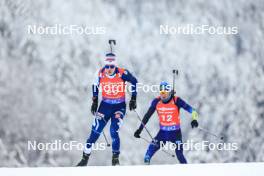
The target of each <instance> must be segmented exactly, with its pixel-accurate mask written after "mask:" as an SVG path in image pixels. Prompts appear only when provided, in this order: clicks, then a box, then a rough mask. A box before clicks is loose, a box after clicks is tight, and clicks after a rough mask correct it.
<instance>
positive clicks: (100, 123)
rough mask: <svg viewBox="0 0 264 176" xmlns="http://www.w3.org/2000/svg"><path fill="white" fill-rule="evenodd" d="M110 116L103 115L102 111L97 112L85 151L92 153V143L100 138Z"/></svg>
mask: <svg viewBox="0 0 264 176" xmlns="http://www.w3.org/2000/svg"><path fill="white" fill-rule="evenodd" d="M108 120H109V117H108V118H107V117H105V116H104V117H102V115H101V113H97V115H96V117H95V118H94V121H93V125H92V129H91V133H90V136H89V138H88V139H87V141H86V147H85V149H84V153H86V154H90V153H91V148H92V145H93V144H94V143H95V142H96V141H97V140H98V138H99V137H100V134H101V132H102V131H103V129H104V127H105V125H106V123H107V121H108Z"/></svg>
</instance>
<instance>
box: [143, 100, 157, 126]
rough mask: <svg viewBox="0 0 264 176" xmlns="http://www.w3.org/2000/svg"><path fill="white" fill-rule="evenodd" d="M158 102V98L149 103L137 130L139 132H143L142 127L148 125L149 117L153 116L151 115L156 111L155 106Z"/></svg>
mask: <svg viewBox="0 0 264 176" xmlns="http://www.w3.org/2000/svg"><path fill="white" fill-rule="evenodd" d="M158 102H159V99H158V98H155V99H154V100H153V101H152V103H151V105H150V107H149V109H148V111H147V113H146V114H145V115H144V117H143V119H142V123H141V124H140V127H139V130H140V131H142V130H143V128H144V126H145V125H146V124H147V123H148V121H149V119H150V117H151V116H152V115H153V113H154V112H155V110H156V105H157V103H158Z"/></svg>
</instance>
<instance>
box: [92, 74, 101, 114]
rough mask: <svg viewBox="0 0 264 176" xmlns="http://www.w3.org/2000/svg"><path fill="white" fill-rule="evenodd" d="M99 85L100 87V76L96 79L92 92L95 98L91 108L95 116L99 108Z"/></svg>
mask: <svg viewBox="0 0 264 176" xmlns="http://www.w3.org/2000/svg"><path fill="white" fill-rule="evenodd" d="M99 85H100V77H99V74H98V75H96V79H95V81H94V83H93V85H92V92H93V97H92V101H93V103H92V106H91V112H92V114H95V113H96V111H97V108H98V93H99Z"/></svg>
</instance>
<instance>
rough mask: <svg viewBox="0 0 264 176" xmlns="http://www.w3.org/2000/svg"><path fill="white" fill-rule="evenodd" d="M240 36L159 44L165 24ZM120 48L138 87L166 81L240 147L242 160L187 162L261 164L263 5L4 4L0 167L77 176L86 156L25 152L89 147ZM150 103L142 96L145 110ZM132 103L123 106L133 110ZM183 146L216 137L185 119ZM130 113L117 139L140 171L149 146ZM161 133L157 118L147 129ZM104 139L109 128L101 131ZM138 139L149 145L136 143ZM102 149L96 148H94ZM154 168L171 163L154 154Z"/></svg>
mask: <svg viewBox="0 0 264 176" xmlns="http://www.w3.org/2000/svg"><path fill="white" fill-rule="evenodd" d="M55 24H62V25H79V26H102V27H104V28H105V34H97V35H62V34H61V35H38V34H29V33H28V25H42V26H53V25H55ZM162 24H164V25H165V24H168V25H171V26H174V25H178V24H194V25H201V24H208V25H210V26H237V27H238V34H236V35H210V34H202V35H161V34H160V25H162ZM110 38H114V39H116V41H117V45H116V47H115V53H116V55H117V60H118V65H119V66H120V67H124V68H126V69H128V70H129V71H130V72H131V73H132V74H133V75H135V76H136V77H137V79H138V81H139V82H141V83H144V84H148V85H151V84H159V83H160V82H161V81H163V80H168V81H170V82H172V74H171V71H172V69H175V68H176V69H178V70H179V76H178V77H177V79H176V91H177V95H178V96H180V97H181V98H183V99H184V100H186V101H187V102H188V103H190V104H191V105H192V106H194V107H195V108H196V109H197V111H198V112H199V123H200V126H202V127H204V128H206V129H208V130H210V131H212V132H214V133H216V134H221V135H224V137H225V140H226V141H227V142H237V143H238V150H237V151H185V155H186V158H187V160H188V162H189V163H222V162H264V144H263V141H264V133H263V128H264V49H263V46H264V1H263V0H236V1H230V0H222V1H219V0H166V1H158V0H154V1H151V0H146V1H139V0H138V1H137V0H127V1H122V0H116V1H113V0H98V1H92V0H89V1H87V0H69V1H63V0H56V1H53V0H39V1H35V0H14V1H12V0H1V1H0V166H1V167H11V166H12V167H23V166H74V165H75V164H77V162H78V161H79V160H80V158H81V154H82V151H76V150H73V151H63V150H62V151H28V149H27V147H28V145H27V144H28V141H29V140H36V141H39V142H52V141H54V140H61V141H63V142H67V141H71V140H76V141H79V142H83V143H84V142H85V141H86V138H87V136H88V134H89V132H90V127H91V124H92V120H93V116H92V114H91V112H90V106H91V97H92V87H91V85H92V83H93V81H94V75H95V72H96V71H97V70H98V69H99V68H100V67H101V66H103V59H104V55H105V54H106V53H107V52H108V51H109V46H108V43H107V42H108V39H110ZM156 96H158V94H157V93H150V92H148V93H146V92H143V91H139V92H138V98H137V104H138V108H137V110H138V111H139V113H140V114H141V115H144V113H145V112H146V111H147V108H148V107H149V105H150V102H151V100H152V99H153V98H154V97H156ZM129 98H130V95H127V101H129ZM181 119H182V132H183V140H184V141H187V140H191V139H192V140H194V141H202V140H210V141H212V142H218V141H217V139H216V138H214V137H212V136H210V135H207V134H205V133H203V132H202V131H199V130H198V129H192V128H191V126H190V122H191V116H190V114H188V113H186V112H184V111H181ZM139 124H140V123H139V121H138V119H137V118H136V114H135V112H130V111H129V110H128V109H127V114H126V117H125V119H124V124H123V126H122V128H121V130H120V137H121V155H120V162H121V164H122V165H138V164H143V157H144V154H145V151H146V148H147V145H148V144H147V143H145V142H144V141H143V140H140V139H136V138H134V136H133V133H134V131H135V130H136V129H137V128H138V126H139ZM147 126H148V127H149V129H151V133H152V135H154V134H156V132H157V131H158V119H157V115H156V114H155V115H154V116H153V117H152V118H151V120H150V122H149V123H148V125H147ZM105 132H106V134H107V137H108V139H110V135H109V124H108V126H107V127H106V129H105ZM143 136H145V137H147V134H146V133H145V132H143ZM100 141H101V142H103V141H104V140H103V138H102V137H100V139H99V142H100ZM111 156H112V154H111V149H110V148H108V149H107V150H105V151H95V152H93V154H92V155H91V158H90V161H89V165H110V163H111ZM152 163H153V164H173V163H178V161H177V160H176V159H175V158H170V157H168V156H166V155H164V153H163V152H158V153H157V154H156V155H155V156H154V157H153V159H152Z"/></svg>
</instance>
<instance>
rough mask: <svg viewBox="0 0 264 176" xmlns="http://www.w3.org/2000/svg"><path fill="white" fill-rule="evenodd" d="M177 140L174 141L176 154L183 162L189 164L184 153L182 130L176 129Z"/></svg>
mask: <svg viewBox="0 0 264 176" xmlns="http://www.w3.org/2000/svg"><path fill="white" fill-rule="evenodd" d="M175 136H176V140H175V141H174V143H175V144H176V149H175V153H176V156H177V158H178V160H179V162H180V163H181V164H187V161H186V159H185V157H184V155H183V146H182V134H181V130H180V129H179V130H176V135H175Z"/></svg>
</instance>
